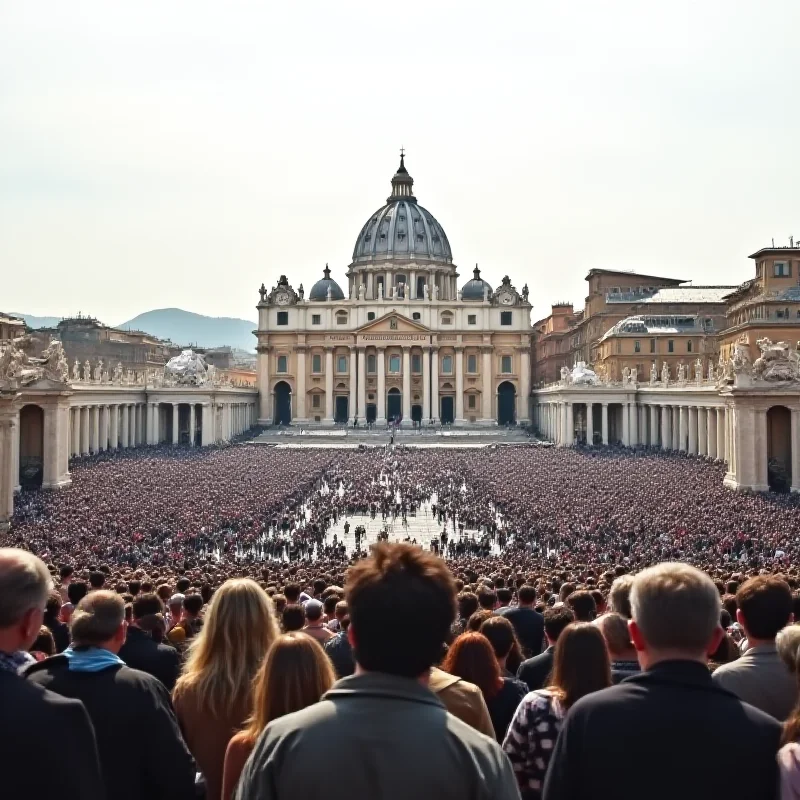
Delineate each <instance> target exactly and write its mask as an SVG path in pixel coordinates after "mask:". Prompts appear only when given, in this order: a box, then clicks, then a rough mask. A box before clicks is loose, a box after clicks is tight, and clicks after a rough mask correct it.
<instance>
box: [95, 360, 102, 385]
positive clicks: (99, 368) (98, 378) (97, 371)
mask: <svg viewBox="0 0 800 800" xmlns="http://www.w3.org/2000/svg"><path fill="white" fill-rule="evenodd" d="M93 377H94V379H95V381H97V383H100V381H101V380H102V379H103V359H102V358H100V359H98V360H97V365H96V366H95V368H94V375H93Z"/></svg>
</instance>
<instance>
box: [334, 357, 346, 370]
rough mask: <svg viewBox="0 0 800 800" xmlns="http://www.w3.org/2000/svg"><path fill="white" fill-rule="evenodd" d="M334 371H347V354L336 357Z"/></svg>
mask: <svg viewBox="0 0 800 800" xmlns="http://www.w3.org/2000/svg"><path fill="white" fill-rule="evenodd" d="M336 371H337V372H339V373H344V372H347V356H337V357H336Z"/></svg>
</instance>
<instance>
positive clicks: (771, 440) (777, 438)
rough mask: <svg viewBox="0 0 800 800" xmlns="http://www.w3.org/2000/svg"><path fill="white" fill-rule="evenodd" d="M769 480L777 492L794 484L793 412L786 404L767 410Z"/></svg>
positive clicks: (766, 444)
mask: <svg viewBox="0 0 800 800" xmlns="http://www.w3.org/2000/svg"><path fill="white" fill-rule="evenodd" d="M765 446H766V448H767V481H768V483H769V488H770V489H771V490H772V491H775V492H788V491H789V490H790V489H791V486H792V477H793V476H792V412H791V410H790V409H788V408H787V407H786V406H772V407H771V408H770V409H769V410H768V411H767V441H766V443H765Z"/></svg>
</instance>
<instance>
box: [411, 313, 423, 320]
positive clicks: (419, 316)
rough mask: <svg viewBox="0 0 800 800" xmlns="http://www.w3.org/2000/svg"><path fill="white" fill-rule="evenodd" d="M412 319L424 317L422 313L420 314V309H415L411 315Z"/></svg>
mask: <svg viewBox="0 0 800 800" xmlns="http://www.w3.org/2000/svg"><path fill="white" fill-rule="evenodd" d="M411 319H422V314H420V313H419V311H415V312H414V313H413V314H412V315H411Z"/></svg>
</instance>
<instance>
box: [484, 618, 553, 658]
mask: <svg viewBox="0 0 800 800" xmlns="http://www.w3.org/2000/svg"><path fill="white" fill-rule="evenodd" d="M496 613H497V614H499V615H500V616H502V617H505V618H506V619H507V620H508V621H509V622H510V623H511V624H512V625H513V626H514V630H515V631H516V633H517V639H519V643H520V645H521V646H522V652H523V653H524V654H525V656H526V657H527V658H530V657H532V656H538V655H539V653H541V652H542V645H543V644H544V617H543V616H542V615H541V614H540V613H539V612H538V611H536V610H535V609H533V608H527V607H525V608H519V607H514V608H500V609H498V610H497V612H496Z"/></svg>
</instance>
